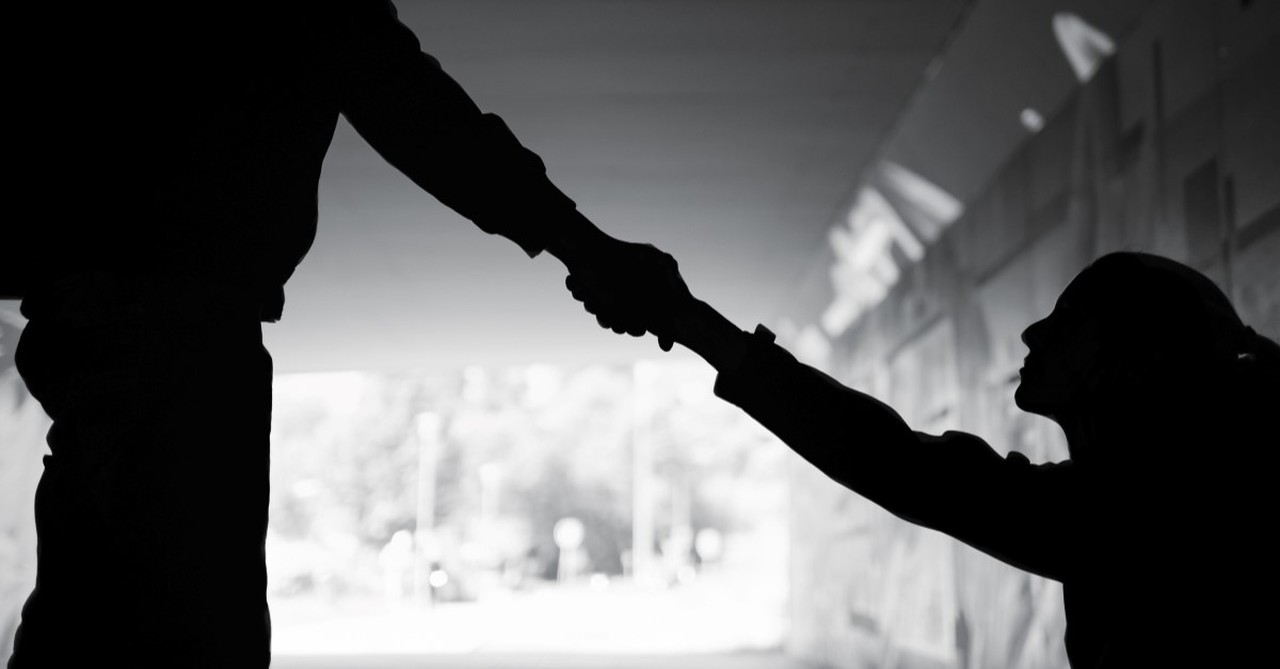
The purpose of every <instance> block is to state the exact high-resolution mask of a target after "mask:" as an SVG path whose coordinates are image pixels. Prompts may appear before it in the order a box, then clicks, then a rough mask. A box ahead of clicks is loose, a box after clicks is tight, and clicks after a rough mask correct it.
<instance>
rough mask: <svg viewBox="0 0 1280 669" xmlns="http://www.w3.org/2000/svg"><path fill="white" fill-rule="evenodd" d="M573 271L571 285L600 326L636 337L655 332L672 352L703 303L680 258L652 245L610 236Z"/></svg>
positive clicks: (568, 281)
mask: <svg viewBox="0 0 1280 669" xmlns="http://www.w3.org/2000/svg"><path fill="white" fill-rule="evenodd" d="M593 251H594V252H593V253H591V254H589V255H585V256H583V257H581V258H580V259H579V260H578V261H576V262H573V263H566V264H567V265H568V267H569V268H570V272H569V276H568V277H567V278H566V279H565V286H566V287H567V288H568V289H569V292H570V293H571V294H572V295H573V298H574V299H575V300H578V301H579V302H581V303H582V306H583V307H584V308H585V309H586V310H587V313H590V314H593V315H594V316H595V317H596V322H597V323H599V324H600V327H602V328H605V329H609V330H613V331H614V332H616V333H618V334H624V333H625V334H629V335H631V336H633V337H641V336H644V334H645V333H647V332H651V333H653V334H654V335H656V336H657V337H658V346H659V347H660V348H661V349H662V350H663V351H670V350H671V348H672V346H673V345H674V344H675V342H676V341H677V340H679V341H681V343H685V344H687V343H688V342H687V341H684V339H683V338H682V337H681V335H682V334H683V333H684V332H683V331H684V330H687V327H688V325H689V324H688V323H687V320H688V319H689V318H690V317H691V316H692V315H693V314H694V312H695V307H696V305H697V304H698V302H697V300H695V299H694V297H693V295H692V294H691V293H690V292H689V288H688V286H686V285H685V282H684V278H683V277H681V276H680V271H679V268H678V267H677V265H676V259H675V258H673V257H671V255H670V254H669V253H666V252H664V251H662V250H660V249H658V248H657V247H654V246H652V245H650V244H636V243H633V242H624V241H620V240H617V239H613V238H607V239H606V240H605V241H603V242H601V243H599V244H598V245H597V246H596V247H595V248H594V249H593Z"/></svg>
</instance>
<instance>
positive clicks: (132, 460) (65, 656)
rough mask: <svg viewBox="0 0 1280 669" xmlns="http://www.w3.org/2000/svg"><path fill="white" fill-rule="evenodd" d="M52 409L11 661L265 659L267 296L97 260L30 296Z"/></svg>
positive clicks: (27, 368) (22, 353)
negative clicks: (32, 563) (262, 306)
mask: <svg viewBox="0 0 1280 669" xmlns="http://www.w3.org/2000/svg"><path fill="white" fill-rule="evenodd" d="M23 312H24V314H26V315H27V317H28V318H29V319H30V320H29V323H28V325H27V327H26V329H25V331H24V332H23V335H22V339H21V341H20V342H19V347H18V351H17V353H16V358H17V366H18V370H19V372H21V374H22V378H23V379H24V380H25V382H26V383H27V386H28V388H29V389H30V391H31V393H32V395H34V396H35V397H36V398H37V399H38V400H39V401H40V402H41V404H42V405H43V407H44V409H45V411H46V412H47V413H48V414H49V416H50V417H51V418H52V419H53V423H52V428H51V429H50V430H49V435H48V443H49V449H50V451H51V455H49V456H46V457H45V469H44V473H43V476H42V477H41V479H40V485H39V488H38V489H37V491H36V504H35V513H36V531H37V536H38V539H39V549H38V550H39V553H38V560H37V580H36V587H35V590H34V591H33V592H32V594H31V596H30V598H29V599H28V600H27V603H26V605H25V606H24V608H23V611H22V623H21V626H20V627H19V628H18V632H17V637H16V640H15V646H14V654H13V656H12V657H11V658H10V660H9V667H11V669H30V668H35V667H59V668H61V667H80V666H84V667H90V666H107V665H113V666H129V667H151V666H157V667H158V666H164V667H265V666H267V665H268V664H269V663H270V618H269V614H268V611H267V602H266V568H265V563H264V553H263V548H264V542H265V538H266V527H267V500H268V467H269V441H268V437H269V432H270V422H271V358H270V356H269V355H268V354H267V352H266V350H265V349H264V348H263V346H262V330H261V325H260V323H259V321H258V308H257V306H256V305H254V303H253V302H252V301H251V300H244V299H242V297H241V295H240V294H239V293H238V292H237V291H234V290H228V289H225V288H219V287H215V286H211V285H207V284H203V283H199V282H194V281H183V280H175V279H166V280H155V279H142V278H124V277H119V276H112V275H101V274H91V275H85V276H81V277H77V278H75V279H71V280H66V281H63V282H60V283H59V284H58V285H55V286H52V287H50V288H48V289H45V290H43V291H39V292H37V293H36V294H35V295H32V296H30V297H29V298H28V299H27V300H26V301H25V302H24V303H23Z"/></svg>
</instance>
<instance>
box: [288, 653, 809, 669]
mask: <svg viewBox="0 0 1280 669" xmlns="http://www.w3.org/2000/svg"><path fill="white" fill-rule="evenodd" d="M271 666H272V669H811V668H810V667H808V665H805V664H802V663H800V662H798V661H796V660H792V659H789V658H786V657H783V656H782V655H778V654H773V653H729V654H695V655H577V654H574V655H538V654H519V653H516V654H507V653H502V654H497V653H475V654H468V655H430V656H423V655H418V656H407V655H348V656H325V657H301V656H294V657H277V658H276V659H275V661H273V662H272V663H271Z"/></svg>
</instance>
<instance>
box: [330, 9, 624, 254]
mask: <svg viewBox="0 0 1280 669" xmlns="http://www.w3.org/2000/svg"><path fill="white" fill-rule="evenodd" d="M341 8H342V11H337V12H335V11H333V10H332V9H331V10H329V11H328V12H325V11H318V12H317V14H318V17H317V18H316V20H315V22H314V23H315V26H316V27H315V34H316V40H317V44H316V46H315V48H316V49H317V50H318V52H320V53H323V54H325V55H324V56H323V57H324V58H326V59H327V61H328V62H329V63H330V66H329V71H330V72H331V75H332V79H333V90H334V95H335V102H336V103H337V105H338V107H339V109H340V110H341V111H342V113H343V114H344V115H345V116H346V117H347V119H348V120H349V121H350V122H351V124H352V125H353V126H354V127H355V129H356V130H357V131H358V132H359V133H360V135H361V136H362V137H364V138H365V140H367V141H368V142H369V144H370V145H371V146H372V147H373V148H374V149H376V150H377V151H378V153H379V154H381V155H382V156H383V157H384V158H385V159H386V160H387V161H388V162H390V163H391V164H392V165H394V166H395V167H396V168H397V169H398V170H400V171H401V172H403V173H404V174H405V175H406V176H408V177H409V178H410V179H412V180H413V181H414V182H415V183H416V184H418V185H419V186H421V187H422V188H423V189H424V190H426V191H427V192H429V193H431V194H432V195H433V196H435V197H436V198H437V199H438V200H440V201H441V202H442V203H443V204H445V205H446V206H448V207H450V208H451V209H453V210H455V211H457V212H458V213H459V214H461V215H463V216H465V217H466V218H468V219H470V220H471V221H472V222H474V223H475V224H476V225H477V226H478V227H479V228H480V229H482V230H484V231H485V232H488V233H491V234H499V235H502V236H504V237H507V238H509V239H511V240H512V241H514V242H516V243H517V244H519V245H520V247H521V248H522V249H523V250H524V251H525V252H526V253H527V254H529V255H530V256H533V255H537V254H538V253H540V252H542V251H543V250H547V249H548V248H549V247H550V246H552V245H553V244H554V243H555V241H554V238H556V237H557V236H560V237H569V238H572V239H574V240H578V239H579V238H582V237H584V236H586V233H590V232H591V231H593V230H594V226H592V225H591V224H590V223H589V222H588V221H586V220H585V219H584V218H582V217H581V215H580V214H578V213H577V210H576V205H575V204H574V202H573V200H571V199H570V198H569V197H568V196H566V195H565V194H564V193H562V192H561V191H560V190H559V189H558V188H556V186H555V185H554V184H553V183H552V182H551V181H550V180H549V179H548V178H547V175H546V170H545V166H544V165H543V162H542V160H541V158H539V157H538V155H537V154H535V153H534V152H532V151H530V150H529V149H527V148H526V147H524V146H523V145H522V144H521V143H520V141H519V140H518V139H517V138H516V137H515V135H514V134H513V133H512V132H511V131H510V129H509V128H508V127H507V125H506V123H505V122H504V121H503V120H502V119H501V118H500V117H498V116H496V115H494V114H489V113H484V112H483V111H482V110H481V109H480V108H479V107H478V106H477V105H476V103H475V102H474V101H473V100H472V99H471V97H470V96H469V95H468V94H467V93H466V91H465V90H464V89H463V88H462V86H460V85H459V84H458V82H457V81H455V80H454V79H453V78H452V77H450V76H449V75H448V74H447V73H446V72H445V71H444V70H443V69H441V67H440V64H439V63H438V62H437V61H436V60H435V58H433V57H431V56H429V55H427V54H425V53H422V51H421V50H420V45H419V43H418V40H417V38H416V37H415V36H414V35H413V33H412V32H411V31H410V30H409V29H408V28H407V27H405V26H404V25H403V24H401V23H400V22H399V21H398V19H397V18H396V15H395V13H394V11H393V8H391V7H390V5H386V4H382V5H380V4H379V3H376V2H374V3H370V2H363V1H361V2H351V3H346V4H343V5H341ZM561 228H566V230H562V229H561ZM596 232H598V231H596ZM561 245H562V246H563V243H562V244H561ZM570 253H571V252H570Z"/></svg>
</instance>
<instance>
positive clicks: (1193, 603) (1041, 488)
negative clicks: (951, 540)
mask: <svg viewBox="0 0 1280 669" xmlns="http://www.w3.org/2000/svg"><path fill="white" fill-rule="evenodd" d="M569 284H570V289H571V290H572V291H573V292H574V294H575V297H577V298H578V299H579V300H582V301H583V302H584V304H585V306H586V308H587V310H588V311H590V312H593V313H596V314H597V315H598V319H599V320H600V321H601V322H602V324H604V325H606V326H607V325H609V324H610V323H611V320H610V319H611V317H612V314H613V311H612V309H613V308H614V307H612V306H611V305H602V304H600V303H597V302H596V301H595V300H594V297H593V294H592V292H591V290H590V289H589V288H587V287H583V286H578V285H576V284H575V283H574V282H573V281H570V282H569ZM653 285H667V286H669V287H668V288H667V289H666V290H667V294H668V297H667V299H668V300H669V301H670V302H671V303H672V304H673V309H675V310H676V311H677V312H678V313H680V314H682V315H681V316H680V317H679V318H678V319H677V320H676V322H675V326H674V329H673V330H664V328H665V327H667V326H665V325H662V324H659V325H656V326H654V327H653V328H651V329H653V330H658V331H663V332H664V335H665V336H668V337H674V338H675V340H676V341H678V342H680V343H682V344H684V345H685V346H687V347H689V348H690V349H692V350H693V351H695V352H696V353H698V354H699V355H701V356H702V357H703V358H705V359H706V360H707V361H708V362H710V363H711V364H712V365H713V366H715V368H716V369H717V370H718V371H719V374H718V376H717V380H716V385H715V391H716V393H717V394H718V395H719V396H720V397H722V398H724V399H726V400H728V401H729V402H732V403H734V404H736V405H738V406H739V407H741V408H743V409H744V410H745V411H747V413H749V414H750V415H751V416H753V417H754V418H756V419H757V420H758V421H759V422H760V423H761V424H763V425H764V426H765V427H767V428H769V429H770V430H771V431H772V432H773V433H774V434H776V435H777V436H778V437H779V438H781V439H782V441H784V442H785V443H786V444H787V445H788V446H790V447H791V448H792V449H794V450H795V451H796V452H797V453H799V454H800V455H801V456H803V457H804V458H805V459H806V460H808V461H809V462H811V463H812V464H814V465H815V466H817V467H818V468H819V469H820V470H822V471H823V472H824V473H826V474H827V475H828V476H830V477H831V478H833V479H834V480H836V481H837V482H839V483H841V484H842V485H844V486H846V487H848V488H849V489H851V490H854V491H856V492H858V493H860V494H862V495H864V496H866V497H867V498H868V499H870V500H872V501H874V502H876V503H878V504H879V505H881V506H883V507H884V508H886V509H888V510H889V511H890V512H892V513H894V514H895V515H897V516H899V517H901V518H904V519H906V520H908V521H911V522H913V523H917V524H919V525H922V526H925V527H929V528H933V529H936V530H939V531H942V532H945V533H947V534H949V535H951V536H953V537H955V538H956V539H959V540H961V541H963V542H965V543H967V544H969V545H971V546H974V547H975V548H978V549H979V550H982V551H985V552H986V553H988V554H990V555H992V556H994V557H996V558H998V559H1000V560H1003V561H1004V562H1006V563H1008V564H1011V565H1013V566H1016V567H1019V568H1021V569H1025V570H1027V571H1029V572H1032V573H1035V574H1038V575H1041V576H1045V577H1048V578H1052V579H1055V580H1058V581H1061V582H1062V583H1063V584H1064V588H1065V590H1064V593H1065V606H1066V614H1067V624H1068V628H1067V635H1066V647H1067V653H1068V656H1069V658H1070V661H1071V664H1072V666H1074V667H1147V666H1152V667H1155V666H1189V667H1190V666H1194V667H1208V666H1215V667H1216V666H1246V663H1247V662H1249V661H1251V660H1255V659H1261V658H1265V657H1269V656H1270V652H1271V649H1270V648H1269V641H1268V640H1269V639H1271V638H1272V635H1273V634H1274V629H1275V627H1274V625H1275V622H1276V616H1275V614H1274V613H1272V612H1271V608H1272V607H1270V606H1269V604H1270V603H1271V602H1274V601H1276V598H1275V594H1276V587H1275V569H1276V567H1275V565H1276V559H1275V555H1276V553H1275V549H1274V548H1272V547H1271V546H1272V545H1273V542H1271V540H1270V537H1269V535H1270V534H1271V531H1272V530H1273V529H1274V527H1275V522H1274V519H1273V516H1272V513H1273V509H1274V506H1275V505H1274V501H1273V499H1272V497H1273V496H1272V494H1271V489H1272V485H1273V484H1272V481H1271V479H1272V477H1274V476H1275V474H1276V469H1275V466H1274V465H1275V463H1276V457H1275V451H1276V448H1277V446H1280V438H1277V435H1278V434H1280V429H1278V428H1277V425H1276V422H1275V418H1274V416H1275V414H1276V412H1277V410H1280V347H1278V346H1277V345H1276V343H1275V342H1273V341H1271V340H1269V339H1267V338H1265V337H1263V336H1261V335H1258V334H1257V333H1256V332H1254V331H1253V329H1251V328H1249V327H1246V326H1245V325H1244V324H1243V323H1242V322H1241V320H1240V318H1239V317H1238V316H1237V315H1236V312H1235V310H1234V309H1233V308H1232V306H1231V304H1230V302H1229V301H1228V300H1227V298H1226V297H1225V296H1224V295H1223V293H1222V292H1221V291H1220V290H1219V289H1218V288H1217V287H1216V286H1215V285H1214V284H1213V283H1212V282H1211V281H1210V280H1209V279H1208V278H1206V277H1205V276H1204V275H1202V274H1200V273H1198V272H1196V271H1194V270H1192V269H1190V268H1188V267H1186V266H1185V265H1182V264H1180V263H1177V262H1174V261H1172V260H1168V259H1166V258H1161V257H1158V256H1153V255H1148V254H1142V253H1113V254H1110V255H1107V256H1104V257H1102V258H1100V259H1098V260H1097V261H1096V262H1094V263H1093V264H1092V265H1091V266H1089V267H1088V268H1087V269H1085V270H1084V271H1083V272H1081V273H1080V275H1079V276H1077V277H1076V278H1075V279H1074V280H1073V281H1072V282H1071V284H1070V285H1069V286H1068V287H1067V288H1066V290H1065V291H1064V292H1063V294H1062V295H1061V297H1060V298H1059V300H1058V303H1057V305H1056V307H1055V308H1054V310H1053V312H1052V313H1051V314H1050V315H1049V316H1048V317H1046V318H1044V319H1043V320H1041V321H1039V322H1037V323H1035V324H1033V325H1031V326H1030V327H1028V328H1027V329H1026V331H1025V332H1024V333H1023V341H1024V342H1025V343H1026V345H1027V348H1028V350H1029V353H1028V355H1027V358H1026V362H1025V366H1024V367H1023V368H1022V370H1021V371H1020V376H1021V382H1020V384H1019V386H1018V388H1017V392H1016V395H1015V400H1016V403H1017V404H1018V406H1019V407H1021V408H1022V409H1024V410H1026V411H1029V412H1032V413H1036V414H1040V415H1042V416H1047V417H1049V418H1051V419H1053V420H1054V421H1056V422H1057V423H1058V424H1059V425H1060V426H1061V427H1062V429H1063V431H1064V433H1065V435H1066V437H1067V443H1068V446H1069V452H1070V459H1069V460H1067V461H1064V462H1059V463H1052V464H1032V463H1031V462H1030V461H1029V460H1028V459H1027V458H1026V457H1025V456H1023V455H1022V454H1020V453H1017V452H1012V453H1009V455H1007V456H1003V457H1002V456H1001V455H1000V454H999V453H998V452H997V451H995V450H993V449H992V448H991V447H990V446H988V445H987V444H986V443H985V442H983V441H982V440H981V439H980V438H978V437H976V436H973V435H970V434H965V433H962V432H947V433H945V434H942V435H930V434H924V433H921V432H915V431H912V429H911V428H910V427H909V426H908V425H907V424H906V423H905V422H903V420H902V419H901V418H900V417H899V416H898V414H897V413H895V412H894V411H893V409H891V408H890V407H888V406H886V405H884V404H882V403H881V402H879V401H877V400H876V399H874V398H872V397H870V396H868V395H865V394H862V393H859V392H857V391H855V390H852V389H849V388H846V387H844V386H842V385H841V384H839V383H837V382H836V381H835V380H833V379H831V378H830V377H828V376H827V375H825V374H823V373H821V372H819V371H818V370H815V369H813V368H811V367H809V366H806V365H804V364H801V363H799V362H797V361H796V359H795V358H794V357H792V356H791V355H790V354H789V353H787V352H786V351H785V350H783V349H782V348H780V347H779V346H777V345H775V344H774V343H773V336H772V335H771V334H770V333H769V332H768V331H767V330H765V329H764V328H757V330H756V332H755V333H754V334H747V333H745V332H743V331H741V330H739V329H738V328H737V327H736V326H734V325H733V324H732V323H730V322H729V321H728V320H726V319H725V318H724V317H723V316H721V315H720V314H719V313H718V312H716V311H715V310H714V309H713V308H711V307H710V306H708V305H707V304H705V303H703V302H700V301H698V300H696V299H694V298H693V297H692V296H691V295H690V294H689V293H688V291H687V289H686V288H685V287H684V286H683V284H682V283H678V282H670V281H664V282H661V283H659V282H656V281H655V282H654V284H653Z"/></svg>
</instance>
